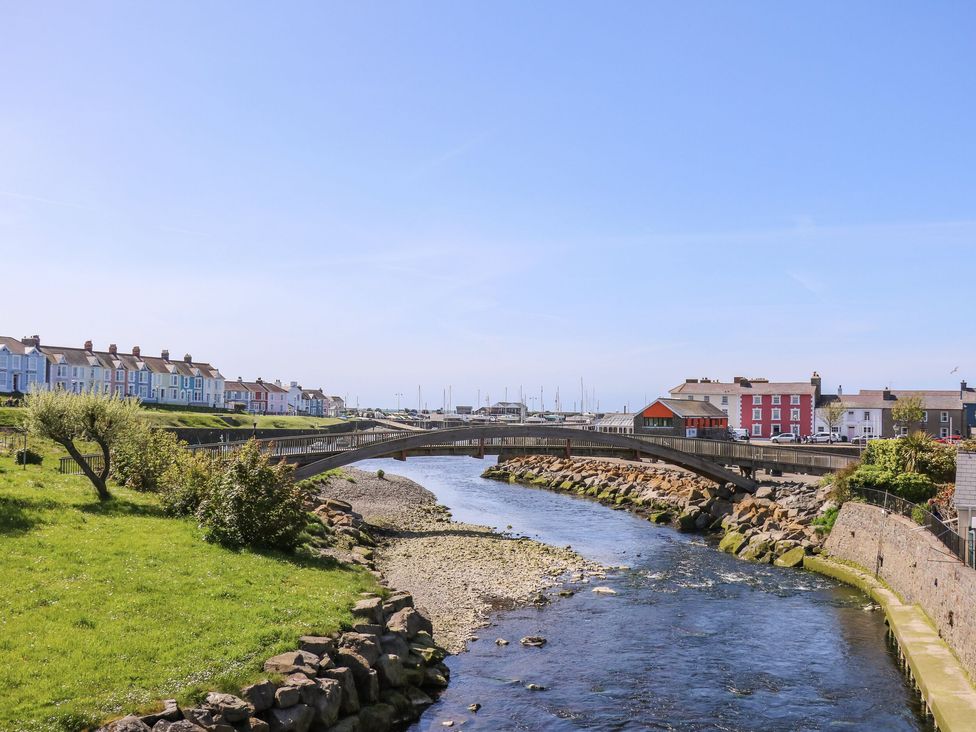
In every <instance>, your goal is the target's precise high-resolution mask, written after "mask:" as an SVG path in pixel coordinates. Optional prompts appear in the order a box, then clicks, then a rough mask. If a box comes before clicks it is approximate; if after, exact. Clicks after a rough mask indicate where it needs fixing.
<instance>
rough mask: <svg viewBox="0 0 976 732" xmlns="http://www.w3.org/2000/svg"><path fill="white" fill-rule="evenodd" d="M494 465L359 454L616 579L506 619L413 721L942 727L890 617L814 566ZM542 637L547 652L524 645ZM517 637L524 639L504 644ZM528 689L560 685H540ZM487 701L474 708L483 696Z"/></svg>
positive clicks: (461, 658) (686, 730)
mask: <svg viewBox="0 0 976 732" xmlns="http://www.w3.org/2000/svg"><path fill="white" fill-rule="evenodd" d="M485 466H486V463H485V462H483V461H479V460H471V459H468V458H457V457H445V458H437V457H432V458H416V459H414V458H411V459H410V460H409V461H407V462H405V463H395V464H393V463H391V462H390V461H388V460H376V461H367V462H364V463H360V464H357V465H356V467H357V468H360V467H361V468H362V469H363V470H375V469H377V468H380V467H382V468H383V469H384V470H386V471H387V472H395V473H398V474H400V475H404V476H407V477H409V478H411V479H413V480H415V481H416V482H418V483H420V484H421V485H423V486H425V487H426V488H427V489H429V490H430V491H432V492H433V493H434V494H435V495H436V496H437V499H438V501H440V502H441V503H443V504H445V505H447V506H448V507H450V509H451V511H452V513H453V515H454V518H456V519H457V520H459V521H467V522H471V523H479V524H485V525H488V526H494V527H499V528H500V529H501V530H504V529H505V527H506V526H509V525H511V526H512V529H511V531H512V533H515V534H519V535H524V536H530V537H532V538H534V539H538V540H540V541H544V542H547V543H549V544H555V545H559V546H565V545H567V544H569V545H572V547H573V548H574V549H575V550H576V551H578V552H579V553H580V554H582V555H584V556H585V557H587V558H589V559H593V560H596V561H599V562H601V563H604V564H607V565H613V566H625V567H626V568H625V569H620V570H617V571H614V572H611V573H610V575H609V576H608V577H607V579H606V580H599V581H598V584H599V585H601V586H608V587H611V588H613V589H614V590H616V591H617V593H618V594H616V595H612V596H607V595H599V594H595V593H593V592H592V591H591V589H590V588H592V587H593V586H595V585H594V584H592V583H591V584H590V585H583V586H581V589H580V591H579V592H577V594H576V595H575V596H573V597H569V598H560V599H557V600H554V601H553V603H552V604H551V605H549V606H548V607H545V608H527V609H522V610H515V611H510V612H505V613H500V614H499V615H497V616H495V618H494V623H493V625H492V626H491V627H488V628H482V629H480V630H479V631H477V635H478V636H479V637H480V640H478V641H476V642H473V643H471V644H469V649H470V650H469V651H468V652H467V653H463V654H460V655H457V656H453V657H451V658H449V659H448V661H447V665H448V666H449V667H450V669H451V672H452V676H451V684H450V687H449V688H448V690H447V691H446V692H445V693H444V694H443V695H442V696H441V698H440V699H439V700H438V701H437V703H436V704H434V705H433V706H432V707H431V708H430V709H429V710H428V711H427V712H426V713H425V714H424V716H423V717H422V718H421V720H420V721H419V722H418V723H417V724H415V725H414V726H413V727H411V728H410V729H411V730H417V731H426V730H443V729H445V727H444V726H443V723H444V722H447V721H453V722H454V725H453V726H454V728H458V729H465V730H467V729H471V730H498V731H503V730H504V731H509V730H512V731H514V730H532V731H535V730H553V731H558V732H562V731H563V730H565V731H567V732H568V731H571V730H573V731H577V730H600V731H606V732H610V731H611V730H614V731H615V730H680V731H682V732H702V731H704V730H721V731H726V732H732V731H736V732H747V731H748V732H760V731H769V732H786V731H789V732H807V731H808V730H845V731H846V730H870V731H872V732H875V731H876V732H899V731H902V730H906V731H907V730H930V729H931V728H930V726H929V725H928V723H926V722H925V721H924V720H923V717H922V716H921V713H920V711H921V710H920V707H919V705H918V703H917V701H916V699H915V695H914V693H913V692H912V691H911V690H910V689H909V687H908V686H907V684H906V682H905V681H904V679H903V677H902V674H901V672H900V671H899V670H898V668H897V665H896V662H895V658H894V655H893V652H892V651H891V649H890V648H889V647H888V644H887V642H886V639H885V625H884V620H883V615H882V614H881V613H880V612H876V611H875V612H871V611H866V610H865V609H864V607H865V606H866V605H867V604H868V600H867V598H866V597H865V596H863V595H861V594H860V593H858V592H856V591H855V590H852V589H850V588H848V587H845V586H843V585H840V584H838V583H836V582H834V581H833V580H830V579H827V578H823V577H820V576H819V575H815V574H812V573H808V572H803V571H797V570H790V569H781V568H778V567H771V566H760V565H756V564H752V563H748V562H744V561H742V560H739V559H735V558H734V557H731V556H729V555H726V554H722V553H720V552H718V551H717V550H716V549H715V544H714V543H713V542H711V541H706V540H705V539H703V538H702V537H701V536H696V535H687V534H680V533H678V532H677V531H674V530H673V529H670V528H668V527H662V526H656V525H654V524H651V523H650V522H648V521H646V520H641V519H639V518H637V517H635V516H633V515H632V514H630V513H628V512H626V511H614V510H612V509H609V508H607V507H605V506H602V505H600V504H598V503H596V502H594V501H589V500H585V499H581V498H576V497H573V496H567V495H563V494H559V493H553V492H550V491H545V490H542V489H535V488H528V487H525V486H520V485H509V484H506V483H500V482H497V481H489V480H485V479H483V478H481V477H480V473H481V471H482V470H484V468H485ZM526 635H541V636H544V637H545V638H547V639H548V643H547V645H546V646H545V647H544V648H542V649H535V648H525V647H522V646H521V645H519V642H518V641H519V639H520V638H522V637H523V636H526ZM496 638H505V639H507V640H509V641H510V642H511V644H510V645H508V646H504V647H500V646H497V645H495V643H494V640H495V639H496ZM528 683H532V684H537V685H539V686H543V687H545V690H543V691H530V690H528V689H526V688H525V685H526V684H528ZM473 703H478V704H481V705H482V708H481V709H480V711H478V712H477V713H472V712H469V711H468V709H467V707H468V705H470V704H473Z"/></svg>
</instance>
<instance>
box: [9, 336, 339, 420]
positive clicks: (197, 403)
mask: <svg viewBox="0 0 976 732" xmlns="http://www.w3.org/2000/svg"><path fill="white" fill-rule="evenodd" d="M37 389H64V390H65V391H70V392H74V393H78V394H80V393H82V392H87V391H99V392H102V393H107V394H117V395H119V396H126V397H135V398H138V399H140V400H141V401H143V402H146V403H148V404H168V405H174V406H190V407H209V408H214V409H236V410H240V411H245V412H249V413H251V414H305V415H309V416H314V417H332V416H339V415H341V414H342V413H343V412H344V411H345V404H344V402H343V400H342V399H341V398H339V397H337V396H328V395H326V394H325V393H324V392H323V391H322V390H321V389H303V388H302V387H301V386H299V385H298V384H297V383H296V382H291V383H290V384H289V385H288V386H287V387H285V386H282V384H281V382H280V381H275V382H265V381H263V380H262V379H260V378H258V379H257V380H255V381H244V380H243V379H241V378H238V379H237V380H236V381H227V380H226V379H225V378H224V376H223V375H222V374H221V373H220V370H219V369H218V368H217V367H216V366H213V365H211V364H209V363H207V362H204V361H195V360H193V357H192V356H191V355H190V354H186V355H184V356H183V358H182V359H172V358H170V353H169V351H168V350H165V349H164V350H163V351H161V352H160V354H159V356H149V355H144V354H143V353H142V350H141V349H140V348H139V346H133V347H132V349H131V351H130V352H129V353H124V352H122V351H120V350H119V349H118V347H117V346H116V345H115V344H114V343H113V344H111V345H110V346H109V347H108V350H105V351H101V350H95V348H94V346H93V344H92V342H91V341H85V343H84V345H82V346H81V347H73V346H49V345H47V344H43V345H42V344H41V339H40V337H39V336H36V335H34V336H30V337H25V338H20V339H17V338H11V337H9V336H0V394H6V395H20V394H26V393H28V392H30V391H33V390H37Z"/></svg>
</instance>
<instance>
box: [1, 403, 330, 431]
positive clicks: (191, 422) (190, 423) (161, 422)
mask: <svg viewBox="0 0 976 732" xmlns="http://www.w3.org/2000/svg"><path fill="white" fill-rule="evenodd" d="M22 413H23V410H22V409H20V408H17V407H0V427H15V426H17V425H19V424H20V420H21V415H22ZM145 414H146V418H147V419H148V420H149V421H150V423H151V424H154V425H157V426H159V427H210V428H216V429H228V428H232V427H244V428H248V429H250V428H251V427H253V425H254V423H255V422H257V423H258V429H315V428H316V427H327V426H328V425H331V424H336V423H337V422H342V420H341V419H335V418H333V417H288V416H272V415H256V416H255V415H250V414H230V413H215V414H208V413H205V412H179V411H170V410H154V409H152V408H149V407H147V408H146V410H145Z"/></svg>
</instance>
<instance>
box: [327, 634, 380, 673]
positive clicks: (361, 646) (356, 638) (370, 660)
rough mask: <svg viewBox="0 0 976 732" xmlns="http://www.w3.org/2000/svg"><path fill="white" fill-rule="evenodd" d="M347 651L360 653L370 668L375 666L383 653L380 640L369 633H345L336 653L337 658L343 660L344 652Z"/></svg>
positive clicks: (340, 639)
mask: <svg viewBox="0 0 976 732" xmlns="http://www.w3.org/2000/svg"><path fill="white" fill-rule="evenodd" d="M345 650H351V651H354V652H355V653H358V654H359V655H360V656H362V657H363V658H365V659H366V663H367V665H369V666H372V665H373V664H375V663H376V659H377V658H379V657H380V653H382V648H380V642H379V639H378V638H377V637H376V636H375V635H372V634H369V633H343V634H342V636H341V637H340V638H339V649H338V650H337V651H336V655H337V657H338V658H340V659H341V657H342V652H343V651H345Z"/></svg>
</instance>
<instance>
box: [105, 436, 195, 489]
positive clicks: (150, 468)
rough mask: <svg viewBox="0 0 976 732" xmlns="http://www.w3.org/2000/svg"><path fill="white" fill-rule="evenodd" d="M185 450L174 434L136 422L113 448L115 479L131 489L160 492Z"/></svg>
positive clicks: (113, 472) (113, 473) (183, 444)
mask: <svg viewBox="0 0 976 732" xmlns="http://www.w3.org/2000/svg"><path fill="white" fill-rule="evenodd" d="M185 447H186V444H185V443H183V442H181V441H180V440H178V439H176V435H174V434H173V433H172V432H168V431H166V430H161V429H155V428H153V427H150V426H149V425H148V424H146V423H145V422H142V421H139V422H136V423H135V424H133V425H132V426H131V428H130V429H129V430H127V431H126V432H125V433H124V434H123V435H122V436H121V437H120V439H119V440H118V442H116V444H115V445H114V446H113V447H112V477H113V478H115V481H116V482H117V483H119V484H121V485H124V486H126V487H127V488H133V489H135V490H137V491H157V490H159V487H160V481H161V480H162V479H163V476H164V475H165V474H166V472H167V471H168V470H169V469H170V468H171V467H172V466H173V465H175V464H176V463H177V462H178V461H179V458H180V457H181V455H182V453H183V452H184V448H185Z"/></svg>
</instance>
